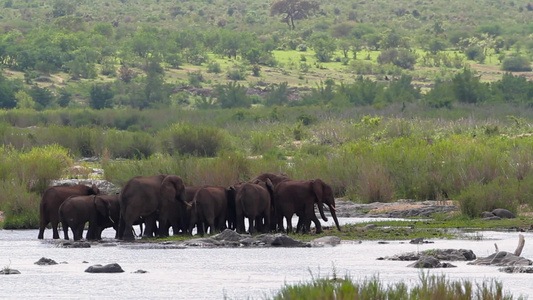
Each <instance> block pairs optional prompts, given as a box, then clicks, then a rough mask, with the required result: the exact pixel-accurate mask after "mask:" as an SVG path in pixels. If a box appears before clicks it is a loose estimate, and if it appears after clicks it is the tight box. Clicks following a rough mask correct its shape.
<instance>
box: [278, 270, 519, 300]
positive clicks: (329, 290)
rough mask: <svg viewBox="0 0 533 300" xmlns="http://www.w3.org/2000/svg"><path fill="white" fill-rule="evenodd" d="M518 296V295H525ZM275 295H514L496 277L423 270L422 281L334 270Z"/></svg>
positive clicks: (482, 299) (484, 298) (456, 299)
mask: <svg viewBox="0 0 533 300" xmlns="http://www.w3.org/2000/svg"><path fill="white" fill-rule="evenodd" d="M523 297H524V296H518V297H517V298H516V299H524V298H523ZM272 299H362V300H364V299H368V300H371V299H372V300H373V299H421V300H426V299H427V300H429V299H446V300H462V299H464V300H467V299H468V300H471V299H476V300H490V299H506V300H510V299H515V297H513V295H512V294H510V293H508V292H506V291H505V290H504V287H503V285H502V284H501V283H500V282H499V281H496V280H491V281H483V282H482V283H479V282H473V281H470V280H450V279H448V278H446V276H444V275H438V276H437V275H431V276H430V275H429V274H425V273H423V272H422V273H421V274H420V282H419V283H417V284H415V285H412V286H411V285H409V284H407V283H405V282H398V283H392V284H386V283H384V282H383V281H382V280H381V279H379V277H372V278H367V279H364V280H362V281H356V280H354V279H353V278H350V277H349V276H345V277H344V278H339V277H337V275H336V274H335V273H334V274H333V275H332V276H328V277H325V278H313V279H312V280H311V282H302V283H299V284H293V285H286V286H284V287H283V288H282V289H281V290H280V291H279V292H278V293H277V294H275V295H274V297H273V298H272Z"/></svg>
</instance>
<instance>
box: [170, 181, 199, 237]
mask: <svg viewBox="0 0 533 300" xmlns="http://www.w3.org/2000/svg"><path fill="white" fill-rule="evenodd" d="M200 188H202V186H186V187H185V202H181V201H177V202H173V203H170V204H169V214H168V218H169V222H168V225H167V232H166V233H167V235H168V230H169V229H170V227H172V231H173V234H174V235H177V234H179V233H180V232H181V233H182V234H186V233H188V230H189V218H188V216H187V204H186V203H191V202H192V201H193V199H194V195H195V194H196V192H197V191H198V190H199V189H200Z"/></svg>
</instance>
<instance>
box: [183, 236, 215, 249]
mask: <svg viewBox="0 0 533 300" xmlns="http://www.w3.org/2000/svg"><path fill="white" fill-rule="evenodd" d="M183 245H184V246H189V247H201V248H215V247H220V246H224V243H223V242H220V241H217V240H215V239H213V238H198V239H192V240H188V241H184V242H183Z"/></svg>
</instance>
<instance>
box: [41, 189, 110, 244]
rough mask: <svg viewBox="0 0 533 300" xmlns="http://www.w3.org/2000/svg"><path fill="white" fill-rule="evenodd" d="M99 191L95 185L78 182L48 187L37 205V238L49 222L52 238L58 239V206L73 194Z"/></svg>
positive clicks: (88, 193)
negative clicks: (38, 218)
mask: <svg viewBox="0 0 533 300" xmlns="http://www.w3.org/2000/svg"><path fill="white" fill-rule="evenodd" d="M99 192H100V191H99V190H98V187H96V185H94V184H93V185H92V186H91V187H89V186H86V185H83V184H78V185H74V186H54V187H50V188H48V189H47V190H46V191H45V192H44V194H43V197H42V198H41V203H40V205H39V216H40V221H39V235H38V238H39V239H43V238H44V229H45V228H46V226H47V225H48V224H49V223H51V224H52V231H53V238H54V239H59V232H58V230H57V226H58V224H59V206H61V204H62V203H63V202H64V201H65V200H66V199H67V198H68V197H70V196H73V195H97V194H98V193H99Z"/></svg>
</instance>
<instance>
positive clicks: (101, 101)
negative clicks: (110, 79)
mask: <svg viewBox="0 0 533 300" xmlns="http://www.w3.org/2000/svg"><path fill="white" fill-rule="evenodd" d="M113 96H114V93H113V91H112V90H111V87H110V86H109V84H94V85H92V86H91V91H90V94H89V106H90V107H91V108H93V109H104V108H111V107H112V106H113V101H112V100H113Z"/></svg>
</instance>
